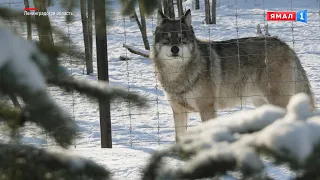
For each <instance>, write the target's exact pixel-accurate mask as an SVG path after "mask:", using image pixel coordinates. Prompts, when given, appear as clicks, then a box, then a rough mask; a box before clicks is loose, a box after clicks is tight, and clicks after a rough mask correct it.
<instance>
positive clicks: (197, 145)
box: [159, 93, 320, 177]
mask: <svg viewBox="0 0 320 180" xmlns="http://www.w3.org/2000/svg"><path fill="white" fill-rule="evenodd" d="M301 105H304V106H305V107H307V108H308V107H311V101H310V99H309V97H308V96H307V95H306V94H303V93H300V94H297V95H295V96H293V97H292V98H291V100H290V103H289V104H288V107H287V111H286V114H285V115H284V116H283V117H280V116H278V117H277V118H276V119H275V120H274V121H273V122H272V123H270V118H269V117H268V115H270V116H273V117H276V116H277V115H279V114H277V115H274V114H273V112H271V111H270V108H273V109H275V111H274V112H276V113H277V111H279V109H278V107H271V106H269V105H266V106H262V107H260V108H257V109H256V110H251V111H247V112H246V113H247V117H255V118H258V119H257V121H255V120H252V119H250V118H246V117H245V116H241V115H239V114H241V113H242V112H240V113H234V114H232V115H229V116H226V117H220V118H219V117H218V118H217V119H216V120H215V121H213V122H218V123H212V122H210V121H208V122H204V123H203V124H201V125H199V126H198V127H196V129H197V131H194V130H193V131H192V132H188V133H186V136H185V137H182V138H181V141H180V142H179V143H178V144H177V146H178V148H181V149H182V152H183V153H186V154H190V153H192V154H193V153H195V156H194V157H193V158H192V159H191V160H189V161H187V162H186V164H185V165H184V166H181V167H180V169H178V170H177V172H182V173H186V174H188V173H191V172H194V171H195V170H197V169H199V168H205V165H210V164H212V165H215V164H221V163H222V162H229V163H231V164H235V166H236V167H237V169H245V170H246V171H249V172H256V173H259V172H260V171H261V170H262V169H263V168H264V166H263V161H262V160H261V159H260V158H259V153H261V152H262V153H263V152H272V153H274V154H275V155H277V156H279V157H282V159H285V158H286V159H288V162H292V161H293V162H297V164H298V165H299V166H301V167H304V166H305V163H306V160H307V159H308V158H309V157H310V155H311V153H312V152H313V151H314V150H315V149H316V148H317V146H319V143H320V115H319V111H316V112H313V110H311V108H310V109H306V108H302V110H306V111H299V110H297V109H298V108H299V107H301ZM265 107H268V108H269V109H268V108H265ZM264 110H265V111H268V112H267V113H266V112H263V113H262V114H266V116H262V117H264V118H262V119H259V118H260V117H259V116H255V114H256V112H259V113H261V111H264ZM292 110H296V111H292ZM263 121H266V122H263ZM219 122H225V124H224V126H220V124H221V123H219ZM256 122H260V124H261V125H260V128H261V129H262V130H261V131H256V132H253V133H250V132H246V133H245V134H242V135H239V133H244V132H243V131H242V130H243V129H250V127H252V124H255V123H256ZM232 124H237V125H239V126H242V127H243V129H241V128H238V129H233V130H232ZM262 124H263V125H262ZM246 127H249V128H246ZM220 128H222V129H223V130H221V129H220ZM237 130H239V131H237ZM256 130H259V129H256ZM226 134H227V135H226ZM232 136H233V138H231V137H232ZM217 139H218V141H217ZM159 173H167V172H159ZM169 174H176V173H172V172H171V171H170V172H169ZM161 176H163V175H161ZM182 177H183V176H182Z"/></svg>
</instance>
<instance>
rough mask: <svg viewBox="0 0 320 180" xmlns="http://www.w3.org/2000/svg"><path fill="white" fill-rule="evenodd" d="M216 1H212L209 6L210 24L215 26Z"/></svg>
mask: <svg viewBox="0 0 320 180" xmlns="http://www.w3.org/2000/svg"><path fill="white" fill-rule="evenodd" d="M216 10H217V0H212V5H211V24H217V11H216Z"/></svg>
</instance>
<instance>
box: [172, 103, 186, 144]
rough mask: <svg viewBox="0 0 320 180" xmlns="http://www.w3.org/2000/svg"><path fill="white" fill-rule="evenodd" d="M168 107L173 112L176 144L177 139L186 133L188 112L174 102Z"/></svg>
mask: <svg viewBox="0 0 320 180" xmlns="http://www.w3.org/2000/svg"><path fill="white" fill-rule="evenodd" d="M170 105H171V108H172V111H173V118H174V127H175V134H176V142H178V140H179V138H178V137H179V136H181V135H183V134H184V133H186V131H187V125H188V112H187V109H186V108H184V107H183V106H181V105H180V104H178V103H176V102H170Z"/></svg>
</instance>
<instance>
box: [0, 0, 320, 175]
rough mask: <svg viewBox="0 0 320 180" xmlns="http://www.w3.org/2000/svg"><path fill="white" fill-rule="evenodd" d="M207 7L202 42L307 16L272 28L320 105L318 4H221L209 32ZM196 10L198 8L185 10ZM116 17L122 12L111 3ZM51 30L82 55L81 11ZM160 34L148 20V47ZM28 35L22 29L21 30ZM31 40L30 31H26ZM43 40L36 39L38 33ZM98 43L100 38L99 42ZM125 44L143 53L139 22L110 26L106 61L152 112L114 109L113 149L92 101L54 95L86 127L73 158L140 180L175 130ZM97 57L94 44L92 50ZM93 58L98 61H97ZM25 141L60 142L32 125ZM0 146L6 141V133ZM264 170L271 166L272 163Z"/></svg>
mask: <svg viewBox="0 0 320 180" xmlns="http://www.w3.org/2000/svg"><path fill="white" fill-rule="evenodd" d="M9 5H10V7H12V8H15V9H17V10H23V6H24V4H23V1H22V0H0V6H5V7H9ZM203 5H204V4H203V2H202V4H201V9H200V10H194V11H192V21H193V26H194V29H195V33H196V35H197V36H198V37H199V38H203V39H211V40H226V39H231V38H237V37H246V36H256V26H257V24H259V23H260V24H261V25H262V27H263V25H264V24H266V23H267V22H266V20H265V17H264V13H265V12H266V11H269V10H272V11H298V10H304V9H307V10H308V23H302V22H268V24H269V33H270V34H271V35H275V36H278V37H279V38H281V39H282V40H284V41H286V42H287V43H288V44H289V45H290V46H291V47H293V48H294V50H295V51H296V52H297V53H298V56H299V58H300V59H301V62H302V65H303V67H304V68H305V70H306V71H307V75H308V77H309V79H310V81H311V85H312V88H313V91H314V93H315V95H316V98H317V102H318V103H319V101H320V76H319V75H318V74H319V73H320V65H319V60H320V33H319V32H320V1H319V0H308V1H300V0H281V1H279V0H232V1H231V0H218V1H217V25H210V26H208V25H204V24H203V23H202V22H203V20H204V8H203ZM184 6H185V7H186V8H192V1H191V0H188V1H186V2H185V3H184ZM112 7H113V8H114V9H115V10H117V9H118V8H119V6H118V5H117V4H113V5H112ZM48 11H61V9H60V6H59V5H55V6H53V7H50V8H48ZM50 18H51V21H52V24H54V25H55V26H57V27H59V28H61V29H63V30H64V31H65V32H66V33H67V34H68V35H69V36H70V37H71V38H72V40H73V42H74V44H70V46H73V45H76V46H78V47H80V48H82V49H84V48H83V36H82V23H81V17H80V13H79V10H78V9H77V10H76V11H75V12H74V18H75V22H73V23H71V24H66V23H65V22H64V17H63V16H52V17H50ZM155 27H156V16H155V15H154V16H153V17H149V18H148V19H147V31H148V38H149V41H150V42H152V34H153V31H154V29H155ZM20 30H22V28H20ZM21 32H22V33H24V35H26V32H25V30H24V31H21ZM33 35H34V38H37V36H36V34H33ZM94 40H95V39H94ZM124 43H126V44H129V45H134V46H135V47H139V48H143V43H142V39H141V35H140V32H139V29H138V26H137V25H136V23H135V22H134V21H130V20H129V19H128V18H123V17H121V16H119V15H118V13H117V12H115V16H114V17H113V18H112V24H111V25H110V26H109V27H108V59H109V74H110V83H111V84H112V85H116V86H122V87H124V88H127V89H128V90H130V91H135V92H138V93H139V94H141V95H143V96H145V97H147V98H148V99H149V100H150V102H149V104H150V105H151V108H149V109H140V110H138V109H137V108H135V107H130V105H128V104H127V103H121V102H114V103H112V108H111V109H112V112H111V113H112V115H111V117H112V138H113V149H100V127H99V111H98V105H97V103H96V102H95V101H94V100H91V99H88V98H87V97H84V96H80V95H79V94H77V93H72V94H67V93H64V92H62V91H60V90H59V89H57V88H51V87H50V88H48V89H49V91H50V93H51V94H52V96H53V97H54V99H56V101H58V102H59V103H60V104H61V106H63V107H64V108H65V109H66V110H68V111H69V112H70V113H71V114H72V115H73V116H74V119H75V121H76V122H77V124H78V125H79V128H80V134H79V138H78V139H77V140H76V142H75V146H74V147H73V148H71V150H70V151H72V152H74V153H75V154H78V155H81V156H84V157H87V158H90V159H93V160H95V161H96V162H98V163H101V164H103V165H105V166H106V167H107V168H108V169H110V170H111V171H112V172H113V173H114V178H115V179H138V177H139V176H140V171H141V168H142V167H144V165H145V164H146V160H147V159H148V158H149V157H150V154H152V152H153V151H154V150H157V149H160V148H164V147H166V146H167V145H170V144H172V143H174V128H173V127H174V125H173V120H172V112H171V108H170V106H169V105H168V102H167V101H166V99H165V98H164V94H163V91H162V89H161V87H160V84H159V82H157V80H156V78H155V72H154V69H153V67H152V64H151V62H150V60H148V59H147V58H142V57H140V56H137V55H134V54H131V53H130V52H128V51H127V50H126V49H124V48H123V47H122V45H123V44H124ZM93 48H94V51H93V52H95V41H94V44H93ZM123 55H126V56H128V57H131V58H132V60H130V61H120V60H119V56H123ZM95 57H96V55H95V53H94V60H95ZM63 61H64V65H65V66H66V67H67V68H68V69H69V70H70V72H71V73H72V75H74V76H77V77H79V78H84V79H88V80H96V79H97V78H96V64H94V65H95V73H94V74H93V75H90V76H87V75H83V72H84V71H85V66H84V65H83V64H81V63H79V62H76V61H72V59H70V58H69V57H65V58H64V59H63ZM252 108H253V106H251V105H248V106H238V107H235V108H233V109H228V110H224V111H220V112H219V115H220V116H221V115H227V114H231V113H233V112H235V111H239V110H248V109H252ZM190 118H191V120H190V122H189V125H190V126H195V125H197V124H199V123H200V119H199V116H198V115H197V114H192V116H191V117H190ZM22 134H23V139H22V141H23V142H25V143H28V144H34V145H39V146H40V145H41V146H45V147H53V146H54V143H53V142H52V140H51V139H50V138H49V137H47V135H46V134H44V133H43V132H42V130H41V129H39V128H37V127H35V126H33V125H29V126H27V127H25V128H24V129H23V131H22ZM0 137H1V138H0V139H6V134H5V133H0ZM266 164H268V163H267V162H266ZM268 172H269V173H270V174H271V175H272V176H273V177H276V179H287V178H288V177H289V175H290V173H289V171H288V170H286V168H285V167H273V166H268Z"/></svg>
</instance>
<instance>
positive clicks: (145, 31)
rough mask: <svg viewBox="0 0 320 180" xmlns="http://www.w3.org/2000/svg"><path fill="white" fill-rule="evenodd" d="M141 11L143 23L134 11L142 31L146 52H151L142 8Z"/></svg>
mask: <svg viewBox="0 0 320 180" xmlns="http://www.w3.org/2000/svg"><path fill="white" fill-rule="evenodd" d="M139 9H140V13H141V14H140V16H141V22H140V20H139V17H138V15H137V13H136V11H134V14H133V15H134V19H135V20H136V22H137V24H138V27H139V29H140V32H141V35H142V40H143V44H144V48H145V49H146V50H150V46H149V41H148V37H147V29H146V19H145V18H144V14H143V13H142V12H141V8H140V7H139Z"/></svg>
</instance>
